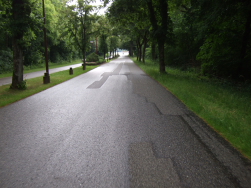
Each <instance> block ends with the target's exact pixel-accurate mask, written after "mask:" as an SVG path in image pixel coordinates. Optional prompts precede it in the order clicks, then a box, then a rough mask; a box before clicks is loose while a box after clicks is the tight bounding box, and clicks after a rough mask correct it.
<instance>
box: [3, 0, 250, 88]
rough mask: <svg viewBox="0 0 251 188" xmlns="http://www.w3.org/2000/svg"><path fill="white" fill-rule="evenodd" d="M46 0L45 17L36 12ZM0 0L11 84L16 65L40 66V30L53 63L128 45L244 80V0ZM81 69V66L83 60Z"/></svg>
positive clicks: (172, 62) (162, 66)
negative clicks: (103, 12) (97, 0)
mask: <svg viewBox="0 0 251 188" xmlns="http://www.w3.org/2000/svg"><path fill="white" fill-rule="evenodd" d="M43 1H44V2H45V11H46V24H44V17H43ZM93 1H94V0H76V1H75V4H70V3H69V2H71V0H0V74H1V73H4V72H8V71H13V81H12V85H11V87H12V88H14V89H16V88H17V89H18V88H19V87H20V85H22V82H23V67H24V66H33V65H44V63H45V55H44V54H45V48H44V41H45V39H44V35H43V30H44V28H46V31H47V45H48V57H49V61H50V62H52V63H57V62H61V61H72V60H74V59H83V60H84V65H85V59H86V55H88V54H90V53H93V52H95V53H97V54H99V55H101V53H102V55H104V56H103V57H104V58H105V54H106V53H108V52H109V53H110V54H111V55H113V56H114V55H115V54H116V49H117V48H118V47H120V48H124V49H128V50H129V52H130V55H131V56H132V55H136V56H137V59H138V60H139V61H142V62H145V58H151V59H153V60H158V62H159V64H158V66H159V71H160V72H161V73H165V72H166V65H168V66H176V67H181V68H183V69H187V68H191V67H193V68H196V69H198V70H200V72H201V74H203V75H208V76H213V77H224V78H231V79H236V80H242V81H245V80H250V79H251V43H250V40H251V39H250V35H251V1H250V0H238V1H237V0H224V1H217V0H102V2H103V3H104V5H106V4H107V3H109V2H110V3H111V6H110V7H109V9H108V12H107V14H106V15H98V14H96V13H95V12H98V9H99V7H95V6H92V5H91V2H93ZM84 68H85V66H84Z"/></svg>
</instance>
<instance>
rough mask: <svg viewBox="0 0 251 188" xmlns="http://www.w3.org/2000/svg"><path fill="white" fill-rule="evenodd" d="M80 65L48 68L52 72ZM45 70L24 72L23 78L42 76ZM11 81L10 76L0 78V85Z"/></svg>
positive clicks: (80, 64)
mask: <svg viewBox="0 0 251 188" xmlns="http://www.w3.org/2000/svg"><path fill="white" fill-rule="evenodd" d="M80 66H82V63H78V64H75V65H68V66H64V67H58V68H53V69H50V70H49V73H50V74H52V73H55V72H59V71H64V70H69V69H70V67H72V68H76V67H80ZM45 72H46V71H45V70H43V71H37V72H31V73H25V74H24V80H26V79H30V78H36V77H39V76H44V73H45ZM11 81H12V77H6V78H0V86H2V85H7V84H11Z"/></svg>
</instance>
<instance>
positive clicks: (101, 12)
mask: <svg viewBox="0 0 251 188" xmlns="http://www.w3.org/2000/svg"><path fill="white" fill-rule="evenodd" d="M76 2H77V0H73V2H72V3H69V4H75V3H76ZM90 4H91V5H94V6H99V5H103V4H104V3H103V2H101V1H100V0H96V1H95V2H93V3H90ZM110 4H111V3H109V4H108V5H107V6H109V5H110ZM107 6H106V7H105V8H102V9H100V10H99V15H102V14H105V11H106V10H107Z"/></svg>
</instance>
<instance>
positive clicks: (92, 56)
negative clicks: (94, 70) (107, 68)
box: [86, 53, 99, 62]
mask: <svg viewBox="0 0 251 188" xmlns="http://www.w3.org/2000/svg"><path fill="white" fill-rule="evenodd" d="M86 61H88V62H98V61H99V56H98V55H97V54H96V53H91V54H90V55H88V56H87V57H86Z"/></svg>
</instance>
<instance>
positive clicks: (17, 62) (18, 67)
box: [11, 38, 23, 89]
mask: <svg viewBox="0 0 251 188" xmlns="http://www.w3.org/2000/svg"><path fill="white" fill-rule="evenodd" d="M18 40H19V39H16V38H13V61H14V66H13V68H14V69H13V75H12V84H11V88H12V89H19V88H20V85H21V84H22V82H23V52H22V48H21V46H20V44H19V43H18Z"/></svg>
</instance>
